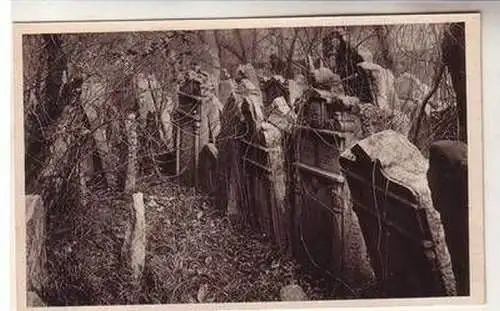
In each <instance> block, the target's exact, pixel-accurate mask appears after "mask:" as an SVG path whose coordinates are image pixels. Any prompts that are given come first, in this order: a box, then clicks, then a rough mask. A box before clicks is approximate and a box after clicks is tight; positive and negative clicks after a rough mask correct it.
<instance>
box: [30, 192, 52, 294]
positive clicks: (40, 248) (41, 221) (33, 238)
mask: <svg viewBox="0 0 500 311" xmlns="http://www.w3.org/2000/svg"><path fill="white" fill-rule="evenodd" d="M25 198H26V263H27V264H26V268H27V271H26V282H27V284H26V285H27V290H28V291H33V292H35V293H42V292H43V291H44V290H45V286H46V282H47V273H48V272H47V268H46V267H47V256H46V253H45V247H46V239H47V236H46V230H47V229H46V218H47V211H46V208H45V205H44V204H43V202H42V198H41V196H40V195H26V197H25Z"/></svg>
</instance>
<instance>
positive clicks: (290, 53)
mask: <svg viewBox="0 0 500 311" xmlns="http://www.w3.org/2000/svg"><path fill="white" fill-rule="evenodd" d="M298 37H299V31H298V30H297V29H294V34H293V39H292V44H291V45H290V48H289V49H288V57H287V62H286V70H285V78H286V79H293V70H292V69H293V68H292V67H293V55H294V54H295V45H296V44H297V39H298Z"/></svg>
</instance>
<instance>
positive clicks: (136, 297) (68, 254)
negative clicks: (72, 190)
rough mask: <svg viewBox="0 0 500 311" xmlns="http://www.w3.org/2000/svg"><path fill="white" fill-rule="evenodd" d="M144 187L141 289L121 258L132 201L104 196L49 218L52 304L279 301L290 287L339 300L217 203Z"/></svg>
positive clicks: (183, 191) (185, 191) (166, 185)
mask: <svg viewBox="0 0 500 311" xmlns="http://www.w3.org/2000/svg"><path fill="white" fill-rule="evenodd" d="M141 189H142V191H143V193H144V201H145V209H146V211H145V217H146V239H147V246H146V262H145V268H144V274H143V280H142V283H141V284H140V286H139V287H137V286H134V285H133V282H132V281H131V279H130V278H128V277H127V275H130V273H129V271H127V268H126V265H124V263H123V258H122V257H123V256H122V255H121V254H122V251H123V250H122V246H123V242H124V239H125V235H126V233H125V232H126V230H127V226H128V224H127V223H129V222H130V220H131V219H132V215H131V209H130V208H127V207H126V204H130V203H129V202H130V198H127V197H122V198H118V197H112V196H110V195H109V194H105V193H102V194H101V195H97V197H99V198H100V199H96V200H95V201H94V202H93V203H92V204H89V205H88V207H87V208H85V209H82V208H80V209H73V210H71V211H69V210H68V211H66V213H65V214H64V215H63V216H55V215H52V216H51V217H49V228H48V230H49V237H50V238H49V241H48V245H47V259H48V262H49V267H48V269H49V281H48V283H49V285H48V287H47V290H46V293H45V295H44V296H45V300H46V301H48V303H49V304H50V305H96V304H97V305H98V304H101V305H104V304H106V305H109V304H130V303H141V304H167V303H209V302H216V303H223V302H257V301H279V299H280V289H281V288H282V287H283V286H286V285H289V284H298V285H300V286H301V287H302V288H303V289H304V291H305V293H306V294H307V296H308V299H311V300H319V299H331V298H333V297H329V296H330V294H329V293H328V292H327V291H326V290H325V288H327V286H325V284H326V283H325V282H327V281H326V280H322V279H320V280H318V279H313V278H312V277H311V276H310V275H308V274H307V273H305V272H303V271H302V269H301V267H300V266H299V265H298V264H297V263H296V262H295V261H294V260H293V259H292V258H290V257H288V256H286V255H283V254H281V253H280V252H279V251H278V249H277V248H276V247H275V246H273V245H272V243H271V242H270V241H269V240H268V239H266V237H265V236H263V235H261V234H258V233H255V232H252V231H251V230H247V229H244V228H241V227H238V228H236V227H234V226H233V225H232V224H231V222H230V221H229V219H228V218H227V217H226V216H225V215H223V214H222V213H220V212H219V211H217V210H216V209H215V208H214V207H213V206H214V204H213V201H212V198H210V197H208V196H206V195H203V194H201V193H198V192H196V191H195V190H194V189H193V188H188V187H183V186H179V185H177V184H174V183H172V182H169V181H162V182H159V181H158V180H156V181H155V182H147V183H144V184H143V185H142V187H141Z"/></svg>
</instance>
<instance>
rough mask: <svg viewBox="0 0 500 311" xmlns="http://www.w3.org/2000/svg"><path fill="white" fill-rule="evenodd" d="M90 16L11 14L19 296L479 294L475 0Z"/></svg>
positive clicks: (180, 299) (148, 299)
mask: <svg viewBox="0 0 500 311" xmlns="http://www.w3.org/2000/svg"><path fill="white" fill-rule="evenodd" d="M92 24H94V23H91V22H89V23H79V24H72V23H61V24H58V23H46V24H44V23H39V24H29V23H25V24H20V25H14V41H15V42H14V44H15V55H14V58H15V65H14V66H15V68H16V72H15V78H14V81H15V88H16V92H17V96H16V97H15V102H14V108H13V110H14V115H15V116H16V117H15V120H14V121H15V122H16V129H17V130H18V132H16V134H15V145H16V149H15V150H17V151H18V153H15V156H16V157H17V158H18V159H16V161H17V162H16V163H17V164H18V167H17V173H16V183H18V184H19V185H17V186H16V189H17V190H16V193H15V197H16V211H15V212H16V241H17V243H16V254H17V256H18V258H19V261H18V262H19V266H18V268H17V269H18V271H21V270H22V271H21V272H19V273H18V277H17V280H18V282H19V284H18V299H19V303H21V304H24V306H25V307H85V306H110V307H111V306H130V305H185V306H188V305H190V307H191V308H193V307H194V308H198V307H197V306H196V305H200V307H201V305H203V306H206V305H217V306H218V307H221V306H223V305H224V304H227V303H237V304H247V303H270V302H275V303H278V302H286V303H288V305H289V306H290V305H293V303H307V302H319V301H344V302H346V301H349V302H363V301H370V302H372V303H370V304H373V301H377V302H378V301H387V300H392V299H397V300H398V301H405V300H406V299H407V300H408V301H410V302H411V301H414V300H415V299H418V298H436V299H446V300H443V301H441V302H440V303H451V302H450V301H451V299H452V298H456V299H458V301H461V302H463V303H470V301H473V302H476V303H478V302H479V303H481V302H482V300H484V289H483V287H484V276H483V273H484V272H483V269H484V262H483V261H484V260H483V256H484V254H483V253H484V250H483V231H482V230H483V219H482V202H481V198H482V195H483V194H482V188H481V183H482V179H481V178H482V177H481V176H482V159H481V148H482V142H481V140H480V139H481V97H480V91H481V85H480V69H479V67H480V58H479V49H480V38H479V14H477V13H474V14H472V13H471V14H439V15H432V14H429V15H420V16H418V15H408V16H404V15H394V16H385V17H384V16H372V17H364V18H363V17H335V18H334V17H317V18H315V17H308V18H267V19H240V20H236V19H234V20H231V19H226V20H207V21H203V20H201V21H186V20H184V21H155V22H151V23H149V24H146V23H142V24H141V22H115V23H111V24H109V25H108V24H106V23H104V22H103V23H100V26H99V25H92ZM95 24H99V23H95ZM134 25H135V26H134ZM16 26H17V28H16ZM471 167H474V169H471ZM402 299H403V300H402ZM460 299H463V300H460ZM436 301H437V302H439V301H440V300H436ZM193 305H194V306H193ZM232 306H233V307H235V306H236V307H237V306H238V305H232ZM243 306H244V305H243ZM261 306H265V305H261ZM275 306H279V304H278V305H275ZM311 306H314V305H311ZM368 306H369V305H368Z"/></svg>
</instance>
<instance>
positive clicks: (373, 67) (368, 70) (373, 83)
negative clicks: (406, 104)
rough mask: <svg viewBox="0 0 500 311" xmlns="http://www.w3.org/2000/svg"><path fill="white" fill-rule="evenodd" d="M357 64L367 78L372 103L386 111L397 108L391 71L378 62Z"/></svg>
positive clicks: (397, 102) (397, 103)
mask: <svg viewBox="0 0 500 311" xmlns="http://www.w3.org/2000/svg"><path fill="white" fill-rule="evenodd" d="M357 66H358V68H359V70H360V71H361V72H362V73H363V75H365V76H366V77H367V78H368V82H369V87H370V92H371V94H372V96H371V97H372V99H373V104H374V105H376V106H377V107H379V108H381V109H383V110H387V111H393V110H394V109H399V101H398V98H397V96H396V91H395V88H394V75H393V74H392V72H391V71H390V70H389V69H385V68H383V67H382V66H380V65H378V64H374V63H369V62H361V63H358V64H357Z"/></svg>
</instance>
